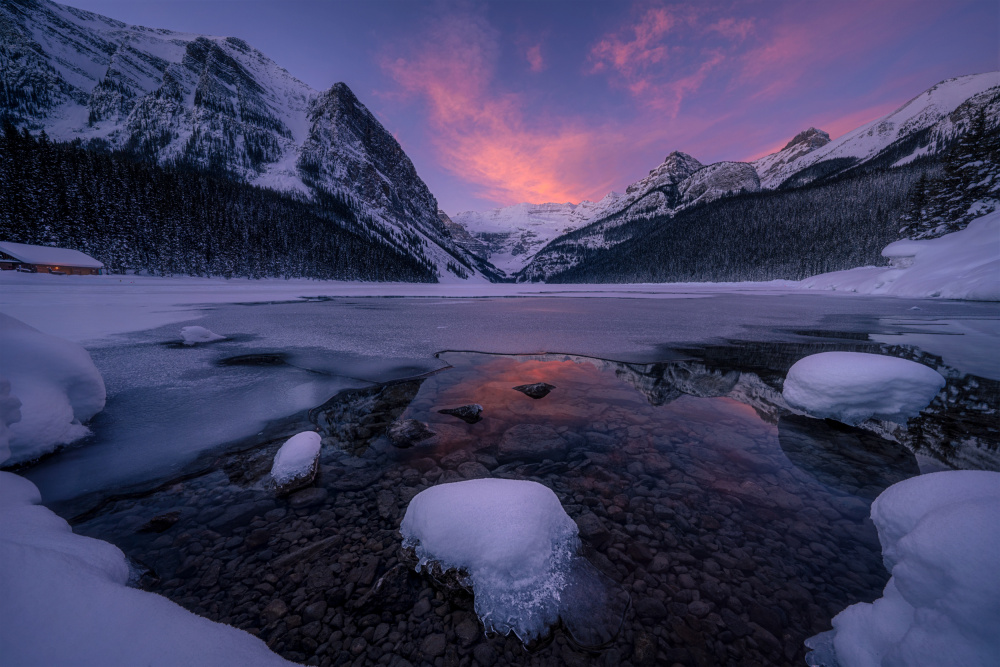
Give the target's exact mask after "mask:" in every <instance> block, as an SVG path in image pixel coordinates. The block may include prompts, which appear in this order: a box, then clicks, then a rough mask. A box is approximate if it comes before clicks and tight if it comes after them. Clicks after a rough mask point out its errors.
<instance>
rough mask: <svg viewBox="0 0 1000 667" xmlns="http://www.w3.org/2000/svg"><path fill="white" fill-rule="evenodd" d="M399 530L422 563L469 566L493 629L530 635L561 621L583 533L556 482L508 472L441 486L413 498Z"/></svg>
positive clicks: (483, 615)
mask: <svg viewBox="0 0 1000 667" xmlns="http://www.w3.org/2000/svg"><path fill="white" fill-rule="evenodd" d="M400 531H401V532H402V534H403V545H404V546H406V547H414V548H415V550H416V553H417V557H418V558H419V559H420V560H419V564H418V565H417V570H418V571H419V570H420V569H421V567H422V566H425V565H428V564H429V563H431V562H432V561H436V562H438V563H439V564H440V565H441V566H442V568H443V569H452V568H454V569H458V570H464V571H465V572H467V573H468V575H469V582H470V583H471V585H472V589H473V592H474V595H475V608H476V613H477V614H479V618H480V619H481V620H482V621H483V625H484V626H485V627H486V630H487V631H489V632H497V633H500V634H508V633H510V632H513V633H514V634H516V635H517V636H518V637H519V638H520V639H521V640H522V641H529V640H531V639H534V638H536V637H539V636H541V635H542V634H544V633H545V631H546V629H547V628H548V626H550V625H552V624H554V623H555V622H556V621H558V619H559V615H560V598H561V593H562V592H563V590H564V588H566V586H567V584H568V583H569V582H568V580H569V573H570V570H571V567H572V563H573V562H574V554H575V552H576V549H577V546H578V544H579V540H578V537H577V534H578V529H577V526H576V523H574V521H573V520H572V519H571V518H570V517H569V516H568V515H567V514H566V512H565V511H563V508H562V505H561V504H560V503H559V499H558V498H557V497H556V495H555V494H554V493H553V492H552V491H551V490H550V489H549V488H547V487H545V486H543V485H541V484H539V483H537V482H530V481H524V480H509V479H474V480H469V481H465V482H454V483H451V484H441V485H439V486H434V487H431V488H429V489H426V490H424V491H421V492H420V493H418V494H417V495H416V496H415V497H414V498H413V500H412V501H410V505H409V507H407V509H406V515H405V516H404V517H403V523H402V525H401V526H400Z"/></svg>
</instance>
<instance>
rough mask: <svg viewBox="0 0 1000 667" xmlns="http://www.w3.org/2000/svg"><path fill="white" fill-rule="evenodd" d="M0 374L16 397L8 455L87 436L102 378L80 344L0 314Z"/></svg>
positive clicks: (99, 404) (20, 457)
mask: <svg viewBox="0 0 1000 667" xmlns="http://www.w3.org/2000/svg"><path fill="white" fill-rule="evenodd" d="M0 377H3V378H6V380H7V381H8V382H10V390H9V392H8V394H9V395H13V396H15V397H17V399H18V400H20V402H21V406H20V412H21V419H20V420H19V421H17V422H14V423H13V424H10V426H9V429H10V431H9V438H10V459H9V461H8V463H19V462H21V461H28V460H31V459H34V458H37V457H39V456H41V455H43V454H47V453H48V452H51V451H53V450H54V449H56V448H57V447H58V446H60V445H66V444H69V443H71V442H74V441H75V440H79V439H80V438H82V437H84V436H85V435H88V434H89V433H90V430H89V429H88V428H87V427H86V426H84V423H85V422H86V421H87V420H89V419H90V418H91V417H93V416H94V415H95V414H97V413H98V412H100V411H101V410H103V409H104V401H105V397H106V392H105V388H104V380H103V379H102V378H101V374H100V372H98V370H97V367H96V366H94V362H93V361H92V360H91V358H90V354H88V353H87V351H86V350H85V349H83V348H82V347H80V346H79V345H77V344H76V343H71V342H69V341H67V340H63V339H62V338H57V337H55V336H50V335H48V334H45V333H42V332H41V331H39V330H37V329H35V328H33V327H30V326H28V325H27V324H24V323H23V322H21V321H19V320H16V319H14V318H13V317H8V316H7V315H4V314H2V313H0Z"/></svg>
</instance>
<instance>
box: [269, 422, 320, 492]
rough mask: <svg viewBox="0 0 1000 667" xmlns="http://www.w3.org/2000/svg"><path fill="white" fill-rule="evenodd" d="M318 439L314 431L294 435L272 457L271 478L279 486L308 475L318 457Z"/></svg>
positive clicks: (317, 434)
mask: <svg viewBox="0 0 1000 667" xmlns="http://www.w3.org/2000/svg"><path fill="white" fill-rule="evenodd" d="M319 446H320V437H319V433H316V432H315V431H303V432H302V433H296V434H295V435H293V436H292V437H291V438H289V439H288V440H287V441H286V442H285V444H283V445H282V446H281V449H279V450H278V453H277V454H275V455H274V464H273V465H272V466H271V477H272V478H273V479H274V481H275V482H276V483H277V484H278V485H279V486H281V485H284V484H287V483H289V482H291V481H293V480H295V479H296V478H299V477H303V476H305V475H308V474H309V471H310V470H312V467H313V465H314V464H315V463H316V458H317V457H318V456H319Z"/></svg>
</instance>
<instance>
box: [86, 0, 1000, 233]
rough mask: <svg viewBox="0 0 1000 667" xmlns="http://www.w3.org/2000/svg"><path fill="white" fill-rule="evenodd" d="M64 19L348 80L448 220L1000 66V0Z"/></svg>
mask: <svg viewBox="0 0 1000 667" xmlns="http://www.w3.org/2000/svg"><path fill="white" fill-rule="evenodd" d="M67 4H71V5H73V6H76V7H80V8H83V9H89V10H92V11H96V12H99V13H101V14H105V15H107V16H111V17H113V18H117V19H119V20H122V21H126V22H128V23H134V24H140V25H147V26H152V27H158V28H170V29H174V30H182V31H186V32H197V33H203V34H212V35H227V36H228V35H234V36H237V37H242V38H243V39H245V40H247V41H248V42H249V43H250V44H252V45H253V46H255V47H256V48H258V49H260V50H261V51H263V52H264V53H265V54H266V55H268V56H269V57H270V58H272V59H273V60H274V61H276V62H277V63H278V64H279V65H281V66H282V67H284V68H285V69H287V70H288V71H289V72H291V73H292V74H293V75H295V76H296V77H298V78H299V79H301V80H303V81H304V82H306V83H307V84H309V85H311V86H312V87H314V88H317V89H320V90H323V89H326V88H328V87H329V86H330V85H331V84H333V83H335V82H337V81H344V82H345V83H347V84H348V85H349V86H350V87H351V89H352V90H354V92H355V93H356V94H357V95H358V97H359V98H360V99H361V101H362V102H363V103H364V104H365V105H367V106H368V107H369V108H370V109H371V110H372V111H373V112H374V113H375V114H376V115H377V116H378V117H379V119H380V120H381V121H382V123H383V124H384V125H385V126H386V127H387V128H388V129H389V130H390V131H391V132H392V133H393V134H394V135H395V136H396V138H397V139H398V140H399V142H400V143H401V144H402V146H403V149H404V150H405V151H406V152H407V154H408V155H409V156H410V158H411V159H412V160H413V162H414V164H415V165H416V168H417V171H418V173H419V174H420V176H421V177H422V178H423V179H424V181H425V182H426V183H427V184H428V186H429V187H430V189H431V191H432V192H433V193H434V194H435V195H436V196H437V197H438V200H439V203H440V206H441V207H442V208H443V209H444V210H446V211H448V212H449V213H456V212H458V211H461V210H468V209H475V210H482V209H487V208H493V207H496V206H504V205H508V204H513V203H517V202H522V201H530V202H536V203H541V202H549V201H555V202H566V201H571V202H578V201H580V200H582V199H600V198H601V197H603V196H604V195H605V194H607V192H608V191H610V190H623V189H624V187H625V186H626V185H628V184H629V183H630V182H632V181H635V180H637V179H639V178H641V177H643V176H645V175H646V174H647V172H648V171H649V170H650V169H652V168H654V167H655V166H657V165H658V164H659V163H660V162H662V160H663V158H664V157H665V156H666V155H667V154H668V153H669V152H670V151H672V150H682V151H684V152H687V153H690V154H691V155H693V156H694V157H696V158H697V159H699V160H700V161H701V162H703V163H706V164H708V163H710V162H715V161H719V160H747V159H752V158H755V157H759V156H761V155H764V154H767V153H770V152H773V151H775V150H777V149H779V148H781V147H782V146H783V145H784V144H785V143H786V142H787V141H788V140H789V139H790V138H791V137H792V136H793V135H794V134H796V133H797V132H799V131H800V130H803V129H806V128H808V127H810V126H815V127H818V128H821V129H824V130H826V131H827V132H829V133H830V135H831V136H832V137H837V136H839V135H841V134H843V133H845V132H847V131H849V130H851V129H853V128H855V127H857V126H859V125H861V124H863V123H865V122H867V121H870V120H872V119H873V118H876V117H878V116H881V115H883V114H885V113H887V112H889V111H891V110H893V109H894V108H896V107H898V106H900V105H901V104H903V103H904V102H906V101H907V100H908V99H910V98H911V97H913V96H915V95H917V94H919V93H921V92H922V91H924V90H925V89H926V88H929V87H930V86H931V85H933V84H935V83H937V82H938V81H940V80H942V79H946V78H949V77H954V76H960V75H963V74H972V73H976V72H984V71H989V70H996V69H1000V64H998V59H1000V53H998V52H1000V3H998V2H997V0H969V1H964V0H884V1H880V0H859V1H854V0H850V1H846V0H845V1H841V0H829V1H824V2H818V1H812V0H795V1H790V2H779V1H777V0H760V1H752V0H751V1H747V2H725V3H722V2H719V3H706V2H681V3H666V2H634V3H630V2H562V1H558V0H543V1H536V2H490V3H481V2H415V1H406V2H397V1H392V2H390V1H375V2H350V3H348V2H321V1H318V0H317V1H297V0H282V1H280V2H278V1H276V0H275V1H264V0H70V2H68V3H67Z"/></svg>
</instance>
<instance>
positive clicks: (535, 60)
mask: <svg viewBox="0 0 1000 667" xmlns="http://www.w3.org/2000/svg"><path fill="white" fill-rule="evenodd" d="M524 57H525V59H526V60H527V61H528V68H529V69H530V70H531V71H532V72H541V71H542V70H543V69H545V60H544V58H542V47H541V45H540V44H536V45H534V46H530V47H528V50H527V51H525V53H524Z"/></svg>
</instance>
